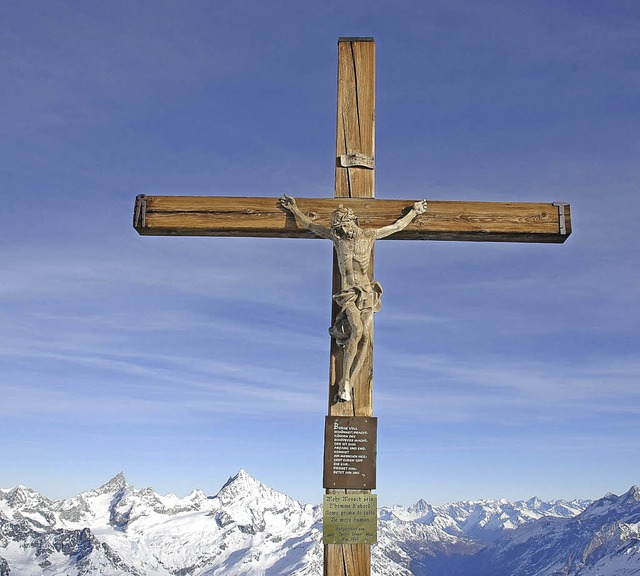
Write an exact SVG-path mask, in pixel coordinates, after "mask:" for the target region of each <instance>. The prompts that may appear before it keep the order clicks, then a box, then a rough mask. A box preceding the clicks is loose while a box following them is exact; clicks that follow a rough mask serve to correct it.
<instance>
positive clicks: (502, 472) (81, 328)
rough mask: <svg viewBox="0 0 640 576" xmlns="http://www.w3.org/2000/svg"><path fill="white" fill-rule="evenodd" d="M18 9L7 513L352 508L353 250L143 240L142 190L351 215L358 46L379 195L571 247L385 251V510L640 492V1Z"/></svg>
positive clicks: (7, 216) (4, 233) (3, 150)
mask: <svg viewBox="0 0 640 576" xmlns="http://www.w3.org/2000/svg"><path fill="white" fill-rule="evenodd" d="M319 4H320V3H316V2H314V3H311V2H305V1H297V2H289V1H284V2H275V1H274V2H256V1H237V2H217V1H210V2H204V1H201V2H197V1H189V0H187V1H185V2H180V3H177V2H163V1H155V2H150V1H149V2H145V1H134V2H129V1H127V2H124V1H110V2H92V1H83V2H47V3H42V2H31V1H20V2H18V1H15V2H14V1H6V2H3V3H2V5H1V6H0V74H1V77H2V78H3V89H2V90H1V91H0V126H1V135H2V136H1V138H0V195H1V198H2V210H1V211H0V223H1V225H0V242H1V245H2V250H1V251H0V366H1V369H0V456H1V457H0V460H1V462H2V465H1V466H0V486H2V487H11V486H14V485H17V484H24V485H27V486H30V487H32V488H34V489H37V490H39V491H41V492H43V493H44V494H45V495H47V496H50V497H52V498H59V497H67V496H71V495H74V494H76V493H77V492H79V491H81V490H86V489H90V488H92V487H95V486H98V485H99V484H101V483H103V482H105V481H106V480H108V479H109V478H110V477H111V476H113V475H115V474H116V473H117V472H119V471H120V470H122V471H124V472H125V475H126V476H127V479H128V480H129V481H130V482H131V483H133V484H135V485H136V486H140V487H142V486H152V487H154V488H155V489H156V490H158V491H159V492H175V493H178V494H186V493H187V492H189V491H190V490H191V489H192V488H196V487H197V488H201V489H203V490H205V491H207V492H210V493H215V492H216V491H217V490H218V489H219V487H220V486H221V485H222V483H223V482H224V481H225V480H226V478H227V477H228V476H230V475H232V474H234V473H235V472H236V471H237V470H238V469H239V468H245V469H246V470H247V471H248V472H250V473H251V474H253V475H254V476H256V477H257V478H259V479H260V480H262V481H264V482H266V483H267V484H269V485H271V486H273V487H275V488H277V489H279V490H282V491H284V492H287V493H288V494H290V495H292V496H293V497H295V498H297V499H299V500H302V501H304V502H320V501H321V498H322V482H321V477H322V470H321V468H322V436H323V425H324V415H325V413H326V403H327V390H326V388H327V376H328V349H329V340H328V335H327V328H328V325H329V315H330V303H331V294H330V277H329V274H330V272H329V270H330V262H331V246H330V245H329V244H328V243H327V242H326V241H321V240H318V241H312V240H281V239H259V240H256V239H222V238H219V239H215V238H150V237H147V238H142V237H139V236H138V235H137V234H136V233H135V231H134V230H133V228H132V227H131V218H132V211H133V201H134V198H135V196H136V195H137V194H140V193H146V194H194V195H232V196H234V195H237V196H251V195H255V196H280V195H282V194H284V193H287V194H292V195H294V196H313V197H317V196H321V197H330V196H332V194H333V162H334V160H333V156H334V151H335V105H336V104H335V98H336V95H335V91H336V60H337V48H336V44H337V39H338V38H339V37H340V36H373V37H374V38H375V40H376V45H377V74H378V78H377V79H378V84H377V117H376V120H377V132H376V138H377V151H376V164H377V173H376V181H377V189H376V194H377V197H379V198H408V199H416V200H417V199H421V198H427V199H430V198H431V199H438V200H486V201H548V202H552V201H556V200H562V201H566V202H570V203H571V206H572V215H573V227H574V232H573V234H572V236H571V237H570V238H569V239H568V240H567V242H566V243H565V244H563V245H532V244H491V243H466V242H460V243H452V242H389V243H384V242H380V243H379V244H378V246H377V249H376V250H377V252H376V277H377V279H378V280H379V281H380V282H381V283H382V285H383V286H384V289H385V296H384V299H383V308H382V310H381V312H380V313H379V314H378V315H377V316H376V351H375V395H374V410H375V413H376V415H377V416H378V417H379V447H378V448H379V453H378V490H377V492H378V494H379V501H380V503H381V504H393V503H402V504H411V503H413V502H415V501H416V500H417V499H418V498H425V499H426V500H428V501H430V502H432V503H442V502H445V501H452V500H466V499H472V498H482V497H485V498H501V497H504V498H508V499H522V498H529V497H531V496H534V495H536V496H539V497H542V498H571V497H581V498H596V497H599V496H602V495H603V494H604V493H606V492H607V491H612V492H616V493H620V492H623V491H625V490H627V489H628V488H629V486H631V485H632V484H637V483H639V482H640V443H639V442H638V437H640V425H639V422H640V418H639V416H640V388H639V386H638V384H639V381H640V359H639V357H638V344H639V341H640V321H639V320H640V314H639V309H638V304H637V298H638V297H637V294H638V293H639V292H640V272H639V270H640V267H639V266H638V260H639V258H638V256H639V250H638V243H637V237H638V227H637V220H638V214H639V208H640V200H638V188H639V184H640V167H639V166H640V165H639V164H638V157H639V156H640V142H639V139H638V134H640V104H639V102H640V99H639V96H640V73H639V72H638V66H637V64H638V54H639V53H640V7H638V5H637V3H636V2H626V1H617V2H613V3H605V2H589V1H584V0H581V1H579V2H578V1H573V2H572V1H562V2H558V1H557V0H555V1H553V2H550V1H541V2H519V1H511V2H501V1H487V0H482V1H477V2H471V1H451V0H449V1H446V2H445V1H442V2H433V1H421V2H398V1H396V2H385V1H379V2H363V3H344V2H333V1H328V2H323V3H322V5H319Z"/></svg>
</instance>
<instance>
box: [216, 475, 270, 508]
mask: <svg viewBox="0 0 640 576" xmlns="http://www.w3.org/2000/svg"><path fill="white" fill-rule="evenodd" d="M270 492H273V490H272V489H271V488H269V487H268V486H266V485H264V484H263V483H262V482H260V481H259V480H256V479H255V478H254V477H253V476H251V474H249V473H248V472H246V471H245V470H244V469H241V470H240V471H239V472H238V473H237V474H236V475H235V476H231V477H230V478H229V480H227V481H226V482H225V484H224V486H223V487H222V488H221V489H220V491H219V492H218V494H216V498H217V499H218V500H220V501H221V502H222V503H223V504H228V503H230V502H233V501H237V500H242V499H245V498H255V497H258V496H261V495H264V494H266V493H270Z"/></svg>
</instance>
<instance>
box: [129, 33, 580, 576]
mask: <svg viewBox="0 0 640 576" xmlns="http://www.w3.org/2000/svg"><path fill="white" fill-rule="evenodd" d="M336 135H337V138H336V155H335V190H334V198H302V197H297V198H296V200H294V199H293V198H291V197H289V196H284V197H281V198H278V197H250V198H248V197H237V196H227V197H224V196H148V195H139V196H138V197H137V198H136V204H135V209H134V218H133V225H134V227H135V229H136V230H137V231H138V233H139V234H141V235H144V236H147V235H149V236H154V235H155V236H167V235H168V236H176V235H179V236H245V237H246V236H250V237H262V238H265V237H266V238H318V237H320V238H327V239H330V240H332V241H333V245H334V262H333V270H334V273H333V291H332V293H333V299H334V302H333V310H332V321H331V325H332V328H331V335H332V338H331V352H330V369H329V402H328V415H329V416H330V417H343V416H347V417H371V416H372V415H373V338H372V336H373V313H374V312H375V311H376V309H378V308H379V307H380V299H379V298H380V294H381V293H382V289H381V288H380V285H379V284H378V283H377V282H375V280H374V279H373V245H374V242H375V240H377V239H382V238H388V239H390V240H394V239H396V240H446V241H477V242H491V241H494V242H550V243H562V242H564V241H565V240H566V239H567V238H568V236H569V234H570V233H571V214H570V210H569V206H568V205H567V204H566V203H563V202H555V203H543V202H457V201H440V200H429V207H428V210H427V209H426V205H425V203H424V201H416V200H374V174H375V154H374V149H375V44H374V42H373V39H372V38H340V39H339V41H338V112H337V126H336ZM407 209H409V210H408V212H407ZM355 215H357V217H358V222H357V224H356V221H355ZM345 492H349V490H345V489H340V490H338V489H328V490H327V494H339V493H342V494H344V493H345ZM359 492H362V490H359ZM370 573H371V549H370V545H369V544H362V543H357V544H327V543H325V547H324V574H325V576H369V575H370Z"/></svg>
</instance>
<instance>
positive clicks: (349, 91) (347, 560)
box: [324, 38, 376, 576]
mask: <svg viewBox="0 0 640 576" xmlns="http://www.w3.org/2000/svg"><path fill="white" fill-rule="evenodd" d="M375 65H376V53H375V43H374V42H373V38H340V39H339V40H338V111H337V120H336V178H335V194H334V196H335V198H374V196H375V190H374V185H375V170H374V162H375V160H374V158H375ZM371 274H373V255H372V262H371ZM340 289H341V286H340V272H339V270H338V264H337V259H336V255H335V252H334V255H333V294H335V293H337V292H339V291H340ZM338 312H339V308H338V306H337V305H336V304H335V303H334V305H333V310H332V320H331V322H332V324H333V321H334V320H335V318H336V315H337V313H338ZM367 358H368V361H367V362H366V363H365V365H364V366H363V368H362V371H361V373H360V376H359V377H358V378H355V379H354V380H353V381H352V385H353V393H352V401H351V402H339V403H336V402H335V401H334V398H335V396H336V394H337V391H338V386H337V382H338V381H339V379H340V377H341V370H342V350H341V349H340V348H338V346H337V345H336V343H335V340H333V339H332V340H331V360H330V373H329V415H330V416H372V415H373V342H371V343H370V349H369V351H368V353H367ZM336 492H345V491H344V490H327V493H336ZM357 492H363V491H357ZM370 574H371V546H370V545H368V544H347V545H340V544H325V546H324V575H325V576H370Z"/></svg>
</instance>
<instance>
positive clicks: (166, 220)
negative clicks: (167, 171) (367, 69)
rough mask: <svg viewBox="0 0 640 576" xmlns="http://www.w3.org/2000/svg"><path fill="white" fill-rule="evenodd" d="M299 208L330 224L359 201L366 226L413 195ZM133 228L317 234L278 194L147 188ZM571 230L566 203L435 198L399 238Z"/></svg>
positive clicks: (543, 235) (536, 236) (504, 237)
mask: <svg viewBox="0 0 640 576" xmlns="http://www.w3.org/2000/svg"><path fill="white" fill-rule="evenodd" d="M296 201H297V203H298V206H299V207H300V209H301V210H302V211H303V212H304V213H305V214H307V215H308V216H309V217H310V218H311V219H312V220H313V221H314V222H317V223H318V224H321V225H323V226H329V217H330V215H331V212H332V211H333V210H335V209H336V208H337V207H338V206H339V205H341V204H342V205H344V206H345V207H350V208H353V210H354V212H355V214H356V216H357V217H358V224H359V226H360V227H361V228H380V227H382V226H387V225H389V224H391V223H393V222H395V221H396V220H397V219H398V218H400V217H401V216H402V215H403V214H404V213H405V212H406V210H407V209H408V208H410V207H411V206H413V204H414V202H415V200H373V199H357V198H299V197H296ZM133 225H134V228H135V229H136V230H137V231H138V233H139V234H141V235H143V236H246V237H261V238H314V237H315V236H314V235H313V234H312V233H311V232H309V231H308V230H303V229H301V228H298V226H296V223H295V220H294V218H293V216H292V215H291V214H290V213H289V212H288V211H287V210H285V209H284V208H282V207H281V206H280V202H279V199H278V198H267V197H236V196H145V195H140V196H138V197H137V198H136V206H135V213H134V223H133ZM570 233H571V213H570V209H569V206H568V205H566V204H563V203H555V204H554V203H529V202H468V201H441V200H429V201H428V208H427V211H426V213H424V214H422V215H420V216H418V217H417V218H416V219H415V220H414V221H413V222H412V223H411V224H410V225H409V226H407V228H405V229H404V230H403V231H402V232H398V233H396V234H393V235H392V236H389V239H392V240H393V239H396V240H461V241H478V242H549V243H558V244H560V243H562V242H564V241H565V240H566V239H567V237H568V236H569V234H570Z"/></svg>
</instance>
